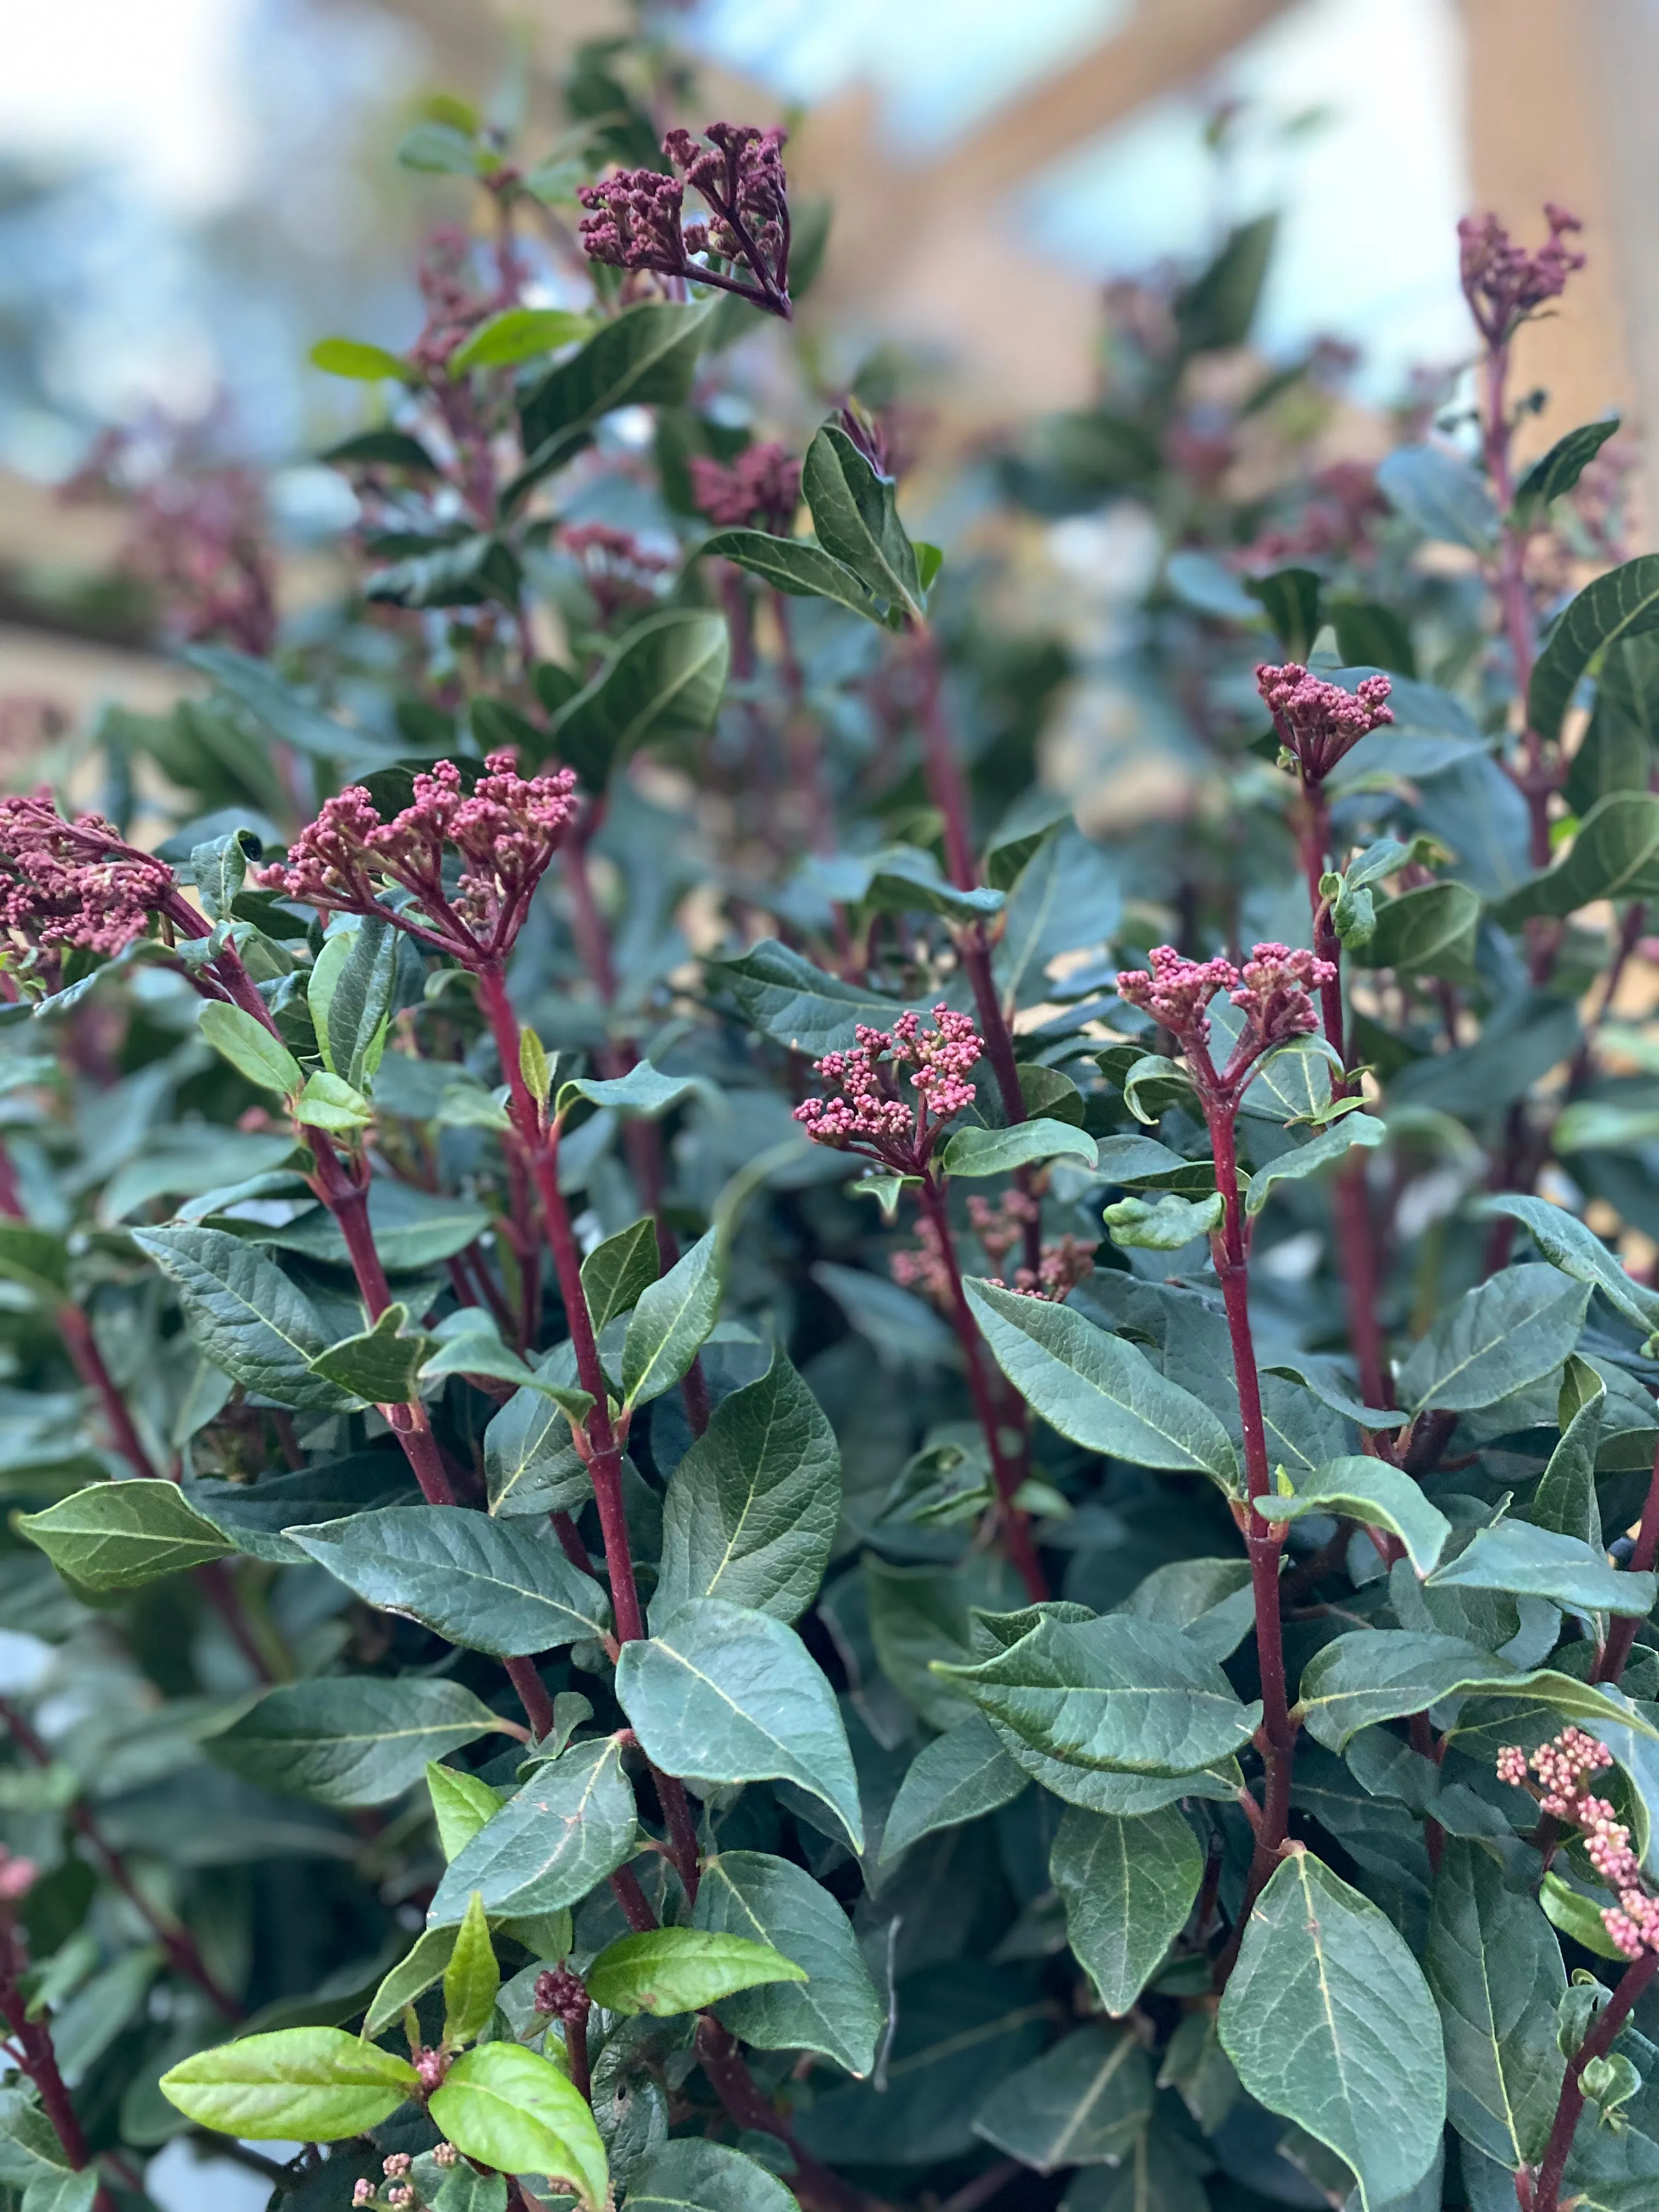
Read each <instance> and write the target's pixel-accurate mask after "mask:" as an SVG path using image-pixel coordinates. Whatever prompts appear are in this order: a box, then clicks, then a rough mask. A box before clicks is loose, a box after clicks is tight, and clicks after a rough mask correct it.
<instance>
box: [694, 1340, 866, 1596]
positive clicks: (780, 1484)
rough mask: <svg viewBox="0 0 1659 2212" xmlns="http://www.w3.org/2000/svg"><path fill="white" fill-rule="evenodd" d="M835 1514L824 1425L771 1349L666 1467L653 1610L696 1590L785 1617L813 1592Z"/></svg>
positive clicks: (836, 1460) (832, 1452) (831, 1447)
mask: <svg viewBox="0 0 1659 2212" xmlns="http://www.w3.org/2000/svg"><path fill="white" fill-rule="evenodd" d="M840 1516H841V1455H840V1453H839V1452H838V1451H837V1449H836V1437H835V1431H833V1430H832V1429H831V1427H830V1426H829V1422H828V1421H827V1420H826V1419H824V1417H823V1412H822V1411H821V1410H820V1408H819V1406H818V1403H817V1399H815V1398H814V1397H813V1395H812V1394H811V1391H810V1390H809V1389H807V1387H806V1385H805V1383H803V1382H802V1381H801V1379H800V1377H799V1375H797V1374H796V1372H795V1370H794V1369H793V1367H792V1366H791V1365H790V1364H789V1362H788V1361H787V1359H786V1358H784V1356H783V1354H782V1353H781V1352H775V1353H774V1355H773V1358H772V1364H771V1366H770V1367H769V1370H767V1372H766V1374H765V1375H763V1376H762V1377H761V1379H760V1380H759V1381H758V1382H757V1383H749V1384H748V1385H747V1386H746V1387H745V1388H744V1389H740V1390H734V1391H733V1392H732V1395H730V1396H729V1397H727V1398H724V1399H722V1400H721V1401H720V1405H719V1406H718V1407H716V1408H715V1410H714V1417H713V1419H711V1420H710V1422H709V1425H708V1429H707V1431H705V1433H704V1434H703V1435H702V1436H701V1437H697V1438H696V1440H695V1441H694V1442H693V1443H692V1445H691V1448H690V1450H689V1451H688V1452H687V1453H686V1454H685V1455H684V1458H683V1459H682V1460H681V1461H680V1462H679V1464H678V1467H677V1468H675V1470H674V1473H673V1474H672V1476H671V1478H670V1480H669V1485H668V1494H667V1497H666V1498H665V1501H664V1505H663V1547H662V1562H661V1565H660V1568H659V1576H658V1583H657V1588H656V1591H655V1594H654V1595H653V1598H652V1601H651V1613H652V1618H653V1620H659V1619H661V1620H665V1619H666V1618H667V1616H668V1615H669V1614H670V1613H672V1612H673V1611H674V1610H675V1609H676V1607H678V1606H680V1605H682V1604H684V1602H685V1601H686V1600H687V1599H689V1598H701V1597H718V1598H726V1599H727V1600H729V1601H731V1602H732V1604H734V1605H744V1606H750V1607H754V1608H755V1610H756V1611H757V1612H760V1613H775V1614H776V1615H777V1616H778V1618H779V1619H780V1620H795V1619H796V1618H797V1616H798V1615H799V1614H800V1613H804V1612H805V1610H806V1608H807V1607H808V1606H809V1605H810V1604H811V1602H812V1600H813V1599H814V1598H815V1597H816V1596H817V1591H818V1585H819V1583H821V1582H822V1581H823V1571H824V1569H825V1567H826V1566H827V1565H829V1547H830V1543H831V1541H832V1539H833V1538H834V1536H835V1533H836V1522H837V1521H838V1520H839V1518H840Z"/></svg>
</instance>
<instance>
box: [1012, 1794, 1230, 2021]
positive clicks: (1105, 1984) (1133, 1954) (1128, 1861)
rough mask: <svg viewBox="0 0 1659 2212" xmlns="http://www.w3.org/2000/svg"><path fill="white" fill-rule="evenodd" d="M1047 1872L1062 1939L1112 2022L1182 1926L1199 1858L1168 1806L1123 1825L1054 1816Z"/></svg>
mask: <svg viewBox="0 0 1659 2212" xmlns="http://www.w3.org/2000/svg"><path fill="white" fill-rule="evenodd" d="M1048 1871H1049V1874H1050V1875H1051V1876H1052V1877H1053V1881H1054V1887H1055V1888H1056V1889H1057V1890H1058V1891H1059V1893H1060V1902H1061V1903H1062V1904H1063V1905H1064V1906H1065V1908H1066V1941H1067V1942H1069V1943H1070V1945H1071V1947H1072V1949H1073V1951H1074V1952H1075V1954H1077V1958H1078V1960H1079V1964H1080V1965H1081V1966H1083V1968H1084V1970H1085V1972H1086V1973H1087V1974H1088V1976H1089V1978H1090V1979H1091V1981H1092V1982H1093V1984H1094V1985H1095V1988H1096V1989H1097V1991H1098V1992H1099V1995H1100V2001H1101V2002H1102V2004H1103V2005H1104V2006H1105V2008H1106V2009H1107V2011H1108V2012H1109V2013H1110V2014H1112V2015H1114V2017H1121V2015H1123V2014H1124V2013H1126V2012H1127V2011H1128V2009H1129V2008H1130V2006H1131V2005H1132V2004H1133V2002H1135V2000H1136V1998H1137V1997H1138V1996H1139V1995H1140V1992H1141V1991H1142V1990H1144V1989H1145V1988H1146V1984H1147V1983H1148V1982H1149V1981H1150V1980H1151V1979H1152V1976H1153V1975H1154V1974H1155V1973H1156V1972H1158V1967H1159V1966H1161V1965H1162V1964H1163V1962H1164V1954H1165V1953H1166V1952H1167V1951H1168V1950H1169V1948H1170V1944H1171V1943H1173V1942H1174V1941H1175V1939H1176V1936H1178V1935H1180V1933H1181V1931H1182V1929H1183V1928H1184V1927H1185V1926H1186V1924H1187V1917H1188V1914H1189V1913H1190V1912H1191V1911H1192V1909H1193V1904H1194V1899H1196V1898H1197V1896H1198V1891H1199V1885H1200V1882H1201V1881H1202V1880H1203V1878H1204V1853H1203V1851H1202V1850H1201V1849H1200V1845H1199V1842H1198V1838H1197V1837H1196V1836H1195V1835H1194V1833H1193V1831H1192V1827H1191V1825H1190V1823H1189V1822H1188V1820H1187V1818H1186V1816H1185V1815H1184V1814H1182V1812H1181V1811H1180V1810H1179V1808H1177V1807H1176V1806H1174V1805H1168V1806H1165V1807H1164V1809H1163V1810H1162V1811H1161V1812H1156V1813H1143V1814H1140V1815H1139V1817H1137V1818H1134V1819H1130V1820H1121V1819H1118V1818H1115V1816H1114V1815H1112V1814H1102V1813H1085V1812H1084V1811H1083V1810H1082V1809H1081V1808H1080V1807H1079V1806H1076V1805H1070V1806H1067V1808H1066V1811H1065V1813H1064V1814H1062V1816H1061V1819H1060V1827H1059V1830H1058V1831H1057V1832H1056V1834H1055V1837H1054V1847H1053V1849H1052V1850H1051V1851H1050V1853H1049V1857H1048Z"/></svg>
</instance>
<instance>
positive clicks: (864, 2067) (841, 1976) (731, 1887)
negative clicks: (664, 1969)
mask: <svg viewBox="0 0 1659 2212" xmlns="http://www.w3.org/2000/svg"><path fill="white" fill-rule="evenodd" d="M692 1921H693V1925H694V1926H696V1927H697V1928H702V1929H709V1930H711V1931H712V1932H714V1933H715V1934H717V1935H722V1936H747V1937H748V1938H749V1939H750V1941H751V1942H756V1943H764V1944H769V1945H770V1947H771V1948H772V1949H773V1950H774V1951H776V1952H781V1954H783V1956H784V1957H785V1958H786V1959H789V1960H793V1962H794V1964H795V1965H796V1966H798V1967H799V1969H800V1970H801V1972H802V1975H803V1976H804V1979H802V1980H801V1981H799V1983H797V1982H776V1983H773V1984H769V1985H768V1986H766V1987H764V1988H757V1989H752V1990H744V1991H742V1992H741V1993H740V1994H738V1996H730V1997H727V1998H726V1999H724V2000H723V2001H722V2002H721V2003H720V2007H719V2012H720V2019H721V2021H723V2022H724V2024H725V2025H726V2027H728V2028H729V2029H730V2030H731V2032H732V2034H733V2035H735V2036H738V2037H739V2038H740V2039H742V2040H743V2041H744V2043H748V2044H752V2045H754V2047H755V2048H756V2049H757V2051H822V2052H823V2054H824V2056H825V2057H828V2058H832V2059H833V2060H834V2061H835V2063H836V2065H838V2066H844V2067H845V2068H846V2069H847V2070H848V2073H850V2074H860V2075H862V2074H868V2073H869V2072H870V2070H871V2069H872V2067H873V2066H874V2064H875V2063H876V2049H877V2045H878V2042H879V2040H880V2038H881V2034H882V2031H883V2030H884V2027H886V2025H887V2008H886V2006H885V2004H884V2002H882V2000H881V1999H880V1998H879V1997H878V1996H877V1994H876V1991H875V1988H874V1986H873V1984H872V1982H871V1979H870V1976H869V1973H868V1972H867V1971H866V1967H865V1964H864V1960H863V1959H862V1957H861V1956H860V1952H859V1946H858V1942H857V1940H856V1938H855V1937H854V1933H853V1927H852V1923H851V1922H850V1921H849V1920H848V1917H847V1915H846V1913H845V1912H844V1911H842V1907H841V1906H840V1905H838V1904H837V1903H836V1899H835V1898H834V1897H833V1896H832V1895H831V1894H830V1893H829V1891H828V1890H827V1889H824V1888H823V1887H821V1886H820V1885H819V1884H818V1883H817V1882H816V1881H813V1879H812V1877H811V1875H809V1874H807V1873H805V1871H804V1870H803V1869H801V1868H800V1867H798V1866H796V1865H794V1864H793V1862H792V1861H790V1860H788V1859H781V1858H773V1857H769V1856H768V1855H767V1854H766V1853H765V1852H763V1851H721V1852H720V1854H719V1855H718V1856H717V1857H714V1858H711V1859H710V1860H709V1861H708V1864H707V1865H706V1866H705V1867H704V1869H703V1871H702V1881H701V1882H700V1883H699V1885H698V1887H697V1902H696V1907H695V1910H694V1911H693V1915H692Z"/></svg>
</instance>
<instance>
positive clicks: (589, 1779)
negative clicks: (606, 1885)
mask: <svg viewBox="0 0 1659 2212" xmlns="http://www.w3.org/2000/svg"><path fill="white" fill-rule="evenodd" d="M634 1838H635V1811H634V1793H633V1791H632V1790H631V1789H630V1788H629V1784H628V1779H627V1777H626V1776H625V1775H624V1774H623V1770H622V1753H621V1752H620V1751H619V1749H618V1748H617V1745H616V1744H615V1743H614V1742H613V1741H610V1740H609V1739H605V1740H604V1741H599V1742H597V1743H579V1744H574V1745H572V1747H570V1749H569V1750H568V1751H567V1752H565V1753H562V1755H561V1756H560V1757H559V1758H557V1759H552V1760H550V1761H549V1762H548V1763H547V1764H546V1765H538V1766H537V1767H535V1768H534V1769H533V1770H532V1772H531V1774H530V1776H529V1778H528V1779H527V1780H526V1782H525V1783H524V1784H523V1785H522V1786H521V1787H520V1790H519V1791H518V1794H517V1795H516V1796H513V1797H511V1798H509V1799H508V1801H507V1803H506V1804H505V1805H504V1806H503V1807H502V1808H501V1810H500V1812H499V1813H497V1814H495V1816H494V1817H493V1818H492V1819H491V1820H489V1821H488V1822H487V1823H486V1824H485V1826H483V1827H482V1828H480V1829H479V1831H478V1832H477V1834H476V1835H475V1836H474V1837H473V1838H471V1842H469V1843H466V1844H463V1845H462V1847H461V1849H460V1850H459V1851H458V1852H457V1853H456V1855H455V1857H453V1859H452V1860H451V1861H450V1863H449V1869H448V1871H447V1873H446V1875H444V1878H443V1880H442V1881H441V1882H440V1883H439V1885H438V1890H437V1894H436V1895H435V1897H434V1899H433V1900H432V1903H431V1905H429V1906H428V1910H427V1918H428V1923H429V1925H431V1926H433V1927H442V1926H445V1925H453V1924H456V1923H459V1921H460V1920H461V1919H462V1918H463V1917H465V1912H466V1907H467V1900H468V1899H469V1898H470V1897H471V1893H472V1892H473V1891H474V1890H475V1889H476V1890H477V1891H478V1892H480V1893H481V1894H482V1896H483V1901H484V1910H485V1911H487V1912H488V1913H489V1914H490V1916H491V1917H501V1916H513V1917H523V1916H524V1915H525V1914H526V1913H532V1912H552V1911H557V1909H558V1908H559V1907H560V1906H561V1905H575V1904H578V1903H580V1900H581V1899H583V1898H584V1897H586V1894H587V1893H588V1891H589V1890H590V1889H592V1887H593V1886H594V1884H595V1883H596V1882H599V1881H604V1879H605V1876H606V1875H608V1874H612V1873H614V1872H615V1870H616V1869H617V1867H619V1866H620V1865H621V1864H622V1863H623V1860H624V1859H626V1858H627V1857H629V1854H630V1852H631V1851H632V1850H633V1849H634Z"/></svg>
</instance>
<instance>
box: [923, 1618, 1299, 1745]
mask: <svg viewBox="0 0 1659 2212" xmlns="http://www.w3.org/2000/svg"><path fill="white" fill-rule="evenodd" d="M933 1671H934V1672H935V1673H936V1674H942V1675H944V1676H945V1679H946V1680H949V1681H951V1682H953V1683H956V1684H958V1685H959V1686H961V1687H962V1688H963V1690H964V1691H965V1692H967V1694H968V1695H969V1697H970V1698H972V1699H973V1700H974V1702H975V1705H978V1706H979V1707H980V1709H981V1711H983V1712H985V1713H987V1714H988V1715H989V1717H990V1718H991V1719H992V1720H993V1721H994V1722H999V1723H1001V1724H1002V1725H1003V1726H1005V1727H1006V1728H1009V1729H1012V1730H1013V1731H1014V1732H1015V1733H1016V1734H1017V1735H1020V1736H1022V1737H1023V1738H1024V1741H1026V1742H1027V1743H1030V1744H1032V1745H1034V1746H1035V1747H1036V1749H1037V1750H1038V1751H1041V1752H1045V1753H1048V1755H1049V1756H1050V1757H1051V1758H1054V1759H1063V1760H1066V1761H1069V1762H1070V1763H1071V1764H1073V1765H1079V1766H1098V1767H1105V1768H1109V1769H1110V1770H1112V1771H1115V1772H1119V1773H1128V1774H1158V1775H1180V1774H1190V1773H1192V1772H1194V1770H1195V1769H1197V1768H1199V1767H1202V1766H1210V1765H1214V1764H1215V1763H1216V1762H1217V1761H1218V1760H1219V1759H1227V1758H1230V1757H1231V1756H1232V1755H1233V1754H1234V1753H1237V1751H1239V1750H1240V1749H1241V1748H1242V1747H1243V1746H1244V1745H1245V1744H1247V1743H1248V1742H1249V1740H1250V1737H1251V1735H1253V1734H1254V1733H1255V1729H1256V1727H1257V1725H1258V1723H1260V1721H1261V1705H1259V1704H1255V1705H1244V1704H1243V1703H1242V1702H1241V1701H1240V1699H1239V1697H1238V1695H1237V1692H1236V1691H1235V1690H1234V1688H1233V1686H1232V1685H1231V1682H1229V1681H1228V1680H1227V1678H1226V1676H1225V1674H1223V1673H1222V1671H1221V1669H1220V1668H1219V1667H1218V1666H1217V1665H1216V1664H1215V1662H1213V1661H1212V1660H1209V1659H1206V1658H1205V1657H1203V1656H1202V1655H1201V1654H1200V1652H1199V1651H1198V1650H1197V1649H1196V1648H1195V1646H1194V1645H1193V1644H1189V1643H1188V1641H1187V1639H1186V1638H1185V1637H1184V1636H1183V1635H1182V1632H1181V1631H1180V1630H1179V1629H1177V1628H1170V1627H1166V1626H1164V1625H1163V1624H1162V1623H1161V1622H1157V1621H1151V1620H1137V1619H1136V1618H1134V1616H1133V1615H1132V1614H1129V1613H1107V1614H1105V1615H1103V1617H1102V1618H1100V1619H1099V1620H1085V1621H1075V1620H1059V1619H1057V1618H1055V1617H1054V1615H1053V1614H1052V1613H1048V1614H1042V1615H1040V1616H1039V1617H1038V1619H1037V1620H1036V1625H1035V1626H1033V1627H1031V1628H1030V1630H1028V1631H1027V1632H1026V1633H1025V1634H1024V1635H1023V1636H1021V1637H1020V1638H1018V1640H1017V1641H1016V1642H1015V1643H1013V1644H1011V1645H1010V1646H1009V1647H1008V1648H1007V1649H1006V1650H1002V1651H999V1652H996V1653H995V1654H994V1656H991V1657H989V1658H987V1659H981V1660H977V1661H975V1662H974V1663H973V1664H972V1665H970V1666H952V1665H950V1664H949V1663H947V1662H943V1661H938V1660H936V1661H935V1662H933Z"/></svg>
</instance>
